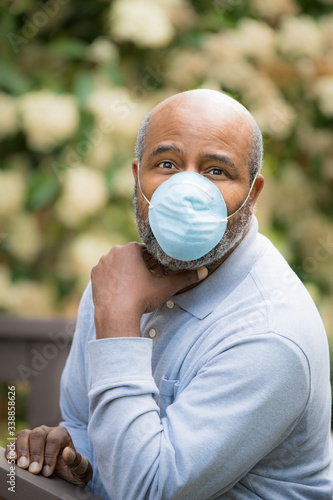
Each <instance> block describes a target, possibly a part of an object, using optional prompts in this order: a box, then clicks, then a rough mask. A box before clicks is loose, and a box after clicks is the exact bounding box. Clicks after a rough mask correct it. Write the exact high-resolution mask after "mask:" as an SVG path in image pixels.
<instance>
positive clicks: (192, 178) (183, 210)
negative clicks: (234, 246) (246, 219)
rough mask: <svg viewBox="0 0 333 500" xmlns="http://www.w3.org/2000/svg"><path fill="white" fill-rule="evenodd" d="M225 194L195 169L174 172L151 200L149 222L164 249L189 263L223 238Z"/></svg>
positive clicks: (225, 210)
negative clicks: (192, 170) (193, 170)
mask: <svg viewBox="0 0 333 500" xmlns="http://www.w3.org/2000/svg"><path fill="white" fill-rule="evenodd" d="M254 182H255V179H254V181H253V183H252V186H251V188H250V191H249V193H248V196H247V198H246V200H245V201H244V203H243V204H242V206H241V207H239V208H238V210H236V211H235V212H234V213H233V214H231V215H229V216H228V211H227V206H226V204H225V201H224V199H223V196H222V194H221V193H220V191H219V190H218V188H217V187H216V186H215V184H213V183H212V182H211V181H209V180H208V179H206V178H205V177H203V176H202V175H200V174H197V173H195V172H181V173H178V174H174V175H172V176H171V177H170V179H168V180H167V181H165V182H163V183H162V184H161V185H160V186H159V187H158V188H157V189H156V190H155V192H154V194H153V196H152V198H151V200H150V201H149V200H148V199H147V198H146V196H145V195H144V193H143V192H142V189H141V185H140V179H139V180H138V184H139V188H140V191H141V194H142V196H143V197H144V199H145V200H146V201H147V203H148V204H149V224H150V227H151V230H152V232H153V234H154V236H155V238H156V240H157V241H158V243H159V245H160V246H161V248H162V249H163V250H164V252H165V253H166V254H167V255H169V257H172V258H174V259H177V260H181V261H185V262H189V261H191V260H196V259H199V258H200V257H202V256H203V255H206V254H207V253H208V252H209V251H210V250H212V249H213V248H214V247H215V246H216V245H217V244H218V243H219V242H220V241H221V239H222V237H223V235H224V232H225V230H226V227H227V223H228V219H230V217H232V216H233V215H235V214H236V213H237V212H239V211H240V210H241V209H242V208H243V206H244V205H245V203H246V202H247V200H248V198H249V196H250V193H251V191H252V187H253V185H254Z"/></svg>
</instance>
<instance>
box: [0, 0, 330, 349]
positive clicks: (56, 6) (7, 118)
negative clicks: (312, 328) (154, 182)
mask: <svg viewBox="0 0 333 500" xmlns="http://www.w3.org/2000/svg"><path fill="white" fill-rule="evenodd" d="M1 4H2V7H1V17H0V35H1V41H0V43H1V55H0V313H1V314H2V315H11V316H20V317H23V318H29V317H30V318H31V317H33V318H55V317H62V318H75V316H76V313H77V307H78V303H79V300H80V296H81V294H82V291H83V290H84V288H85V286H86V284H87V282H88V280H89V276H90V270H91V268H92V266H93V265H95V264H96V262H97V261H98V259H99V258H100V256H101V255H102V254H103V253H106V252H107V251H108V250H109V248H110V247H111V246H113V245H115V244H125V243H126V242H128V241H132V240H138V235H137V232H136V229H135V224H134V218H133V214H132V202H131V199H132V192H133V187H134V182H133V178H132V173H131V160H132V157H133V148H134V144H135V138H136V133H137V130H138V127H139V125H140V122H141V120H142V119H143V117H144V115H145V114H146V113H147V112H148V111H149V110H150V109H151V108H152V107H153V106H154V105H155V104H157V103H158V102H160V101H161V100H162V99H164V98H166V97H168V96H170V95H172V94H174V93H175V92H179V91H183V90H187V89H191V88H200V87H201V88H211V89H216V90H223V91H225V92H227V93H229V94H230V95H231V96H233V97H234V98H236V99H237V100H239V101H240V102H242V103H243V104H244V105H245V106H246V107H247V108H248V109H249V110H250V111H251V112H252V114H253V115H254V117H255V118H256V120H257V121H258V124H259V126H260V127H261V129H262V131H263V133H264V138H265V164H264V170H263V173H264V176H265V178H266V185H265V189H264V192H263V194H262V195H261V199H260V201H259V203H258V208H257V216H258V219H259V225H260V230H261V232H262V233H264V234H266V235H267V236H268V237H269V238H270V239H271V240H272V241H273V243H274V244H275V245H276V246H277V247H278V248H279V250H280V251H281V252H282V254H283V255H284V256H285V258H286V259H287V260H288V262H289V263H290V265H291V266H292V268H293V269H294V270H295V272H296V273H297V274H298V275H299V276H300V278H301V279H302V280H303V282H304V283H305V285H306V287H307V288H308V290H309V292H310V293H311V295H312V297H313V298H314V300H315V302H316V304H317V306H318V308H319V310H320V313H321V315H322V318H323V321H324V323H325V326H326V330H327V334H328V338H329V341H330V344H331V346H333V0H274V1H273V2H268V1H267V0H247V1H246V0H213V1H204V0H114V1H112V0H94V1H93V2H82V1H79V0H47V1H44V0H2V2H1ZM194 126H195V125H194Z"/></svg>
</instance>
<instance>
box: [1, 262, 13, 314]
mask: <svg viewBox="0 0 333 500" xmlns="http://www.w3.org/2000/svg"><path fill="white" fill-rule="evenodd" d="M10 287H11V273H10V270H9V268H8V267H6V266H5V265H4V264H0V308H4V309H5V310H6V309H7V306H8V299H9V290H10Z"/></svg>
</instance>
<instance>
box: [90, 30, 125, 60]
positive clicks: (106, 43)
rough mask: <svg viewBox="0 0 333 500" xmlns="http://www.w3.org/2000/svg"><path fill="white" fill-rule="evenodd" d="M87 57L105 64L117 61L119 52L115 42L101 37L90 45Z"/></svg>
mask: <svg viewBox="0 0 333 500" xmlns="http://www.w3.org/2000/svg"><path fill="white" fill-rule="evenodd" d="M87 57H88V59H89V61H93V62H96V63H101V64H103V63H110V62H113V61H117V60H118V57H119V54H118V49H117V47H116V45H115V44H114V43H112V42H110V40H108V39H107V38H103V37H99V38H96V40H94V42H93V43H92V44H91V45H90V47H89V49H88V53H87Z"/></svg>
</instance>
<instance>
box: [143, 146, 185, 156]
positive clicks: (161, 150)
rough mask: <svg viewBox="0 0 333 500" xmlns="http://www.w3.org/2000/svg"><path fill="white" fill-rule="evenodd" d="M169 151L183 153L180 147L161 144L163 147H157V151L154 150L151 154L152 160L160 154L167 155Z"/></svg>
mask: <svg viewBox="0 0 333 500" xmlns="http://www.w3.org/2000/svg"><path fill="white" fill-rule="evenodd" d="M168 151H175V152H176V153H181V150H180V149H179V147H178V146H174V145H173V144H161V146H157V147H156V148H155V149H153V151H152V152H151V153H150V158H152V157H153V156H156V155H158V154H160V153H167V152H168Z"/></svg>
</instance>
